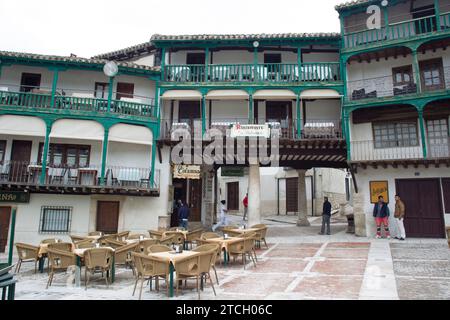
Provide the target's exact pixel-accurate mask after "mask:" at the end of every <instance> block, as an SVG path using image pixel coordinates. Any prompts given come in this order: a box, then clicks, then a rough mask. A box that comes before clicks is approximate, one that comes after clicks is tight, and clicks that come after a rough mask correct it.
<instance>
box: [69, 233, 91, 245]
mask: <svg viewBox="0 0 450 320" xmlns="http://www.w3.org/2000/svg"><path fill="white" fill-rule="evenodd" d="M70 239H72V242H73V243H75V242H79V241H83V240H86V239H87V238H86V237H82V236H74V235H70Z"/></svg>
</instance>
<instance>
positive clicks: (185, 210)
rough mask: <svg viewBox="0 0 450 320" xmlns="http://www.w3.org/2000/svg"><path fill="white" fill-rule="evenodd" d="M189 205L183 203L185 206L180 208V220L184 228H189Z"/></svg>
mask: <svg viewBox="0 0 450 320" xmlns="http://www.w3.org/2000/svg"><path fill="white" fill-rule="evenodd" d="M189 213H190V212H189V206H188V204H187V203H185V204H183V206H182V207H181V208H180V209H179V210H178V219H179V220H180V227H182V228H184V229H186V230H187V229H188V220H189Z"/></svg>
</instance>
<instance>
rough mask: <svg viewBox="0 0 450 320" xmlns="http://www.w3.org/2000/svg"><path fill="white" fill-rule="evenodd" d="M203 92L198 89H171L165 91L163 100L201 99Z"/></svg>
mask: <svg viewBox="0 0 450 320" xmlns="http://www.w3.org/2000/svg"><path fill="white" fill-rule="evenodd" d="M201 98H202V94H201V93H200V92H198V91H197V90H169V91H166V92H164V93H163V95H162V97H161V99H163V100H201Z"/></svg>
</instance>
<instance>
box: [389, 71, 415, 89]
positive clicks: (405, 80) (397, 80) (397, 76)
mask: <svg viewBox="0 0 450 320" xmlns="http://www.w3.org/2000/svg"><path fill="white" fill-rule="evenodd" d="M392 75H393V77H394V86H403V85H406V84H410V83H412V82H413V80H412V79H413V76H412V66H403V67H398V68H393V69H392Z"/></svg>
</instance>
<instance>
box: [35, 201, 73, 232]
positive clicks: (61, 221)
mask: <svg viewBox="0 0 450 320" xmlns="http://www.w3.org/2000/svg"><path fill="white" fill-rule="evenodd" d="M71 221H72V207H51V206H43V207H42V208H41V221H40V223H39V232H40V233H68V232H70V223H71Z"/></svg>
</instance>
